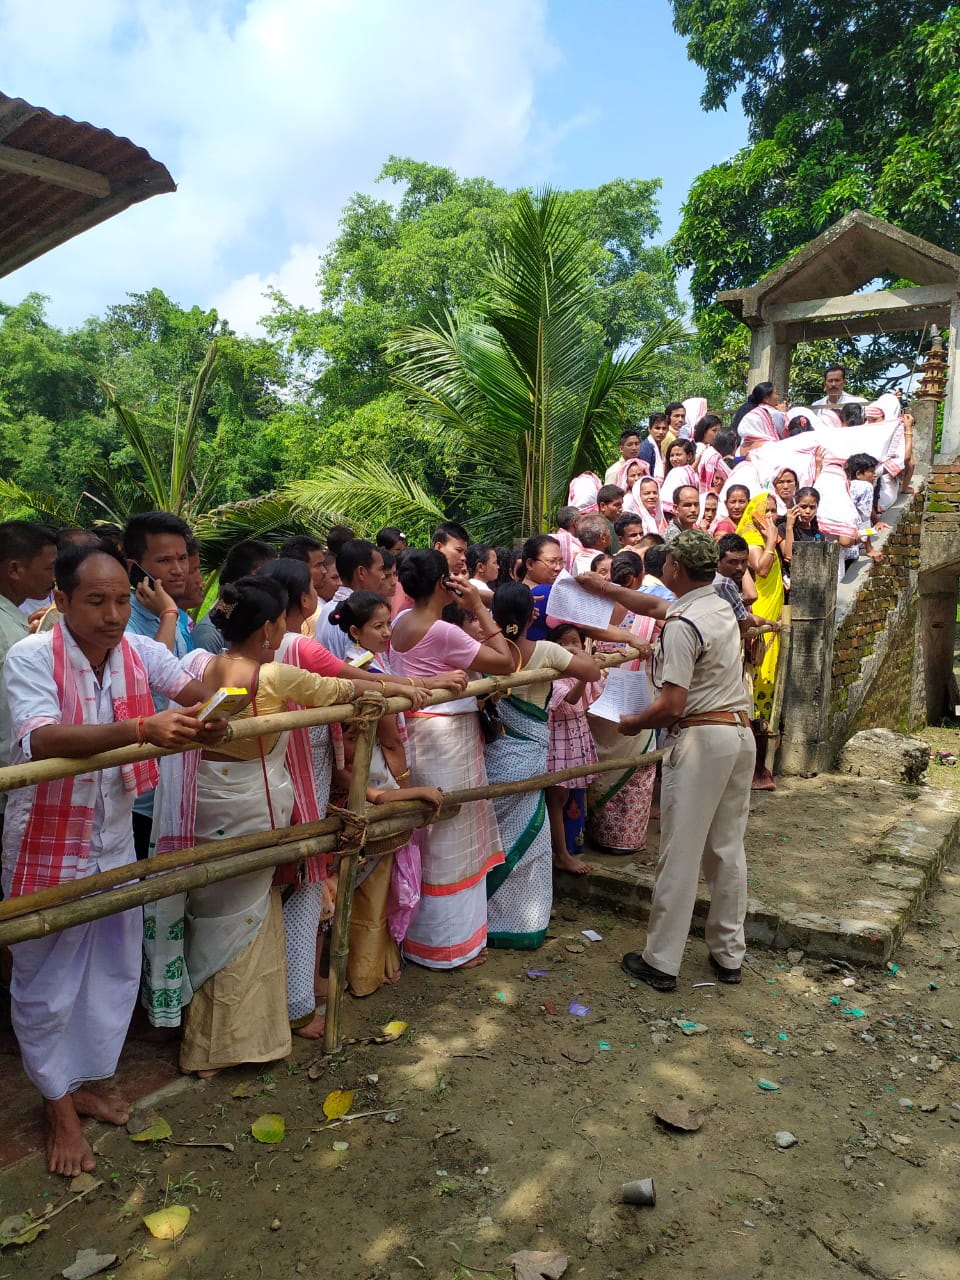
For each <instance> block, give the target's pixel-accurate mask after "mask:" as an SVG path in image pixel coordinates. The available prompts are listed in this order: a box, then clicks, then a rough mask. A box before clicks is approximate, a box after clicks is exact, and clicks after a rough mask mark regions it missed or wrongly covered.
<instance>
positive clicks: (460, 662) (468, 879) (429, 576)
mask: <svg viewBox="0 0 960 1280" xmlns="http://www.w3.org/2000/svg"><path fill="white" fill-rule="evenodd" d="M449 573H450V571H449V568H448V566H447V562H446V560H445V559H444V557H443V556H442V555H441V553H440V552H439V551H435V550H431V551H422V550H414V551H408V552H406V554H405V555H404V557H403V560H402V561H401V564H400V585H401V586H402V587H403V589H404V591H405V592H406V593H407V595H408V596H409V597H410V599H411V600H412V601H413V608H412V609H408V610H407V611H406V612H404V613H402V614H400V616H399V617H398V618H397V620H396V623H395V625H394V629H393V636H392V638H391V642H390V652H389V664H390V669H391V671H392V672H393V673H394V675H395V676H400V677H414V678H415V677H418V676H432V675H436V674H437V673H439V672H443V671H451V670H455V669H456V668H462V669H464V670H471V669H472V670H480V671H484V672H487V673H489V674H491V675H507V674H508V673H509V672H511V671H513V670H514V666H515V664H514V660H513V658H512V656H511V653H510V646H509V645H508V644H507V641H506V640H505V639H504V636H503V634H502V633H501V630H500V628H499V627H498V626H497V624H496V623H495V622H494V620H493V618H492V617H491V615H490V611H489V610H488V609H487V607H486V605H485V604H484V603H483V601H482V600H481V599H480V596H479V594H478V592H477V590H476V588H475V587H472V586H470V584H469V583H468V582H467V581H466V580H465V579H457V580H456V581H454V580H453V579H451V578H450V576H449ZM453 601H457V602H458V603H459V604H461V605H462V606H463V607H464V608H465V609H469V610H470V612H471V613H473V614H474V615H475V616H476V618H477V619H478V621H479V624H480V626H481V628H482V634H483V636H484V639H483V641H482V642H481V641H479V640H475V639H473V638H472V637H471V636H469V635H467V633H466V632H465V631H463V630H461V628H460V627H458V626H455V625H454V624H453V623H451V622H445V621H444V620H443V617H442V614H443V610H444V609H445V608H446V606H447V605H448V604H450V603H452V602H453ZM406 724H407V733H408V734H409V742H408V746H407V758H408V760H409V767H410V775H411V776H410V781H411V783H412V784H413V785H414V786H432V787H439V788H440V789H441V790H442V791H445V792H447V791H456V790H459V789H460V788H463V787H477V786H484V785H485V784H486V781H487V774H486V769H485V768H484V764H483V739H482V736H481V733H480V724H479V717H478V715H477V700H476V698H458V699H457V700H456V701H454V702H446V703H442V704H440V705H439V706H435V707H425V708H423V710H421V711H417V712H413V713H408V714H407V716H406ZM420 855H421V860H422V867H423V885H422V897H421V899H420V907H419V910H418V912H417V915H416V917H415V919H414V921H413V923H412V924H411V926H410V928H409V930H408V932H407V936H406V939H405V940H404V946H403V953H404V955H405V956H406V957H407V959H409V960H413V961H415V962H416V963H417V964H421V965H425V966H426V967H427V968H430V969H458V968H471V967H474V966H476V965H480V964H483V962H484V960H485V959H486V952H487V894H486V876H487V872H488V871H489V870H491V869H492V868H493V867H496V866H499V865H500V863H502V862H503V845H502V842H501V840H500V835H499V832H498V830H497V820H496V817H495V815H494V812H493V806H492V805H491V803H490V801H489V800H482V801H478V802H476V803H473V804H469V805H465V806H464V807H463V809H462V810H461V811H460V813H459V814H458V815H457V820H456V822H439V823H436V824H434V825H432V826H429V827H425V828H424V830H423V833H422V836H421V844H420Z"/></svg>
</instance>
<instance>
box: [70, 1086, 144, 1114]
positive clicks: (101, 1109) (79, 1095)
mask: <svg viewBox="0 0 960 1280" xmlns="http://www.w3.org/2000/svg"><path fill="white" fill-rule="evenodd" d="M70 1097H71V1098H72V1099H73V1105H74V1109H75V1110H76V1113H77V1115H78V1116H92V1117H93V1119H94V1120H102V1121H103V1123H104V1124H126V1123H127V1121H128V1120H129V1119H130V1108H129V1107H128V1106H127V1104H126V1103H125V1102H124V1100H123V1099H122V1098H121V1097H120V1096H119V1095H118V1094H116V1093H97V1092H96V1090H95V1089H91V1088H90V1086H89V1085H81V1086H80V1088H79V1089H76V1090H74V1092H73V1093H72V1094H71V1095H70Z"/></svg>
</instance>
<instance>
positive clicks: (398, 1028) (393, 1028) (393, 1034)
mask: <svg viewBox="0 0 960 1280" xmlns="http://www.w3.org/2000/svg"><path fill="white" fill-rule="evenodd" d="M406 1029H407V1024H406V1023H405V1022H399V1021H397V1022H388V1023H387V1025H386V1026H385V1027H381V1028H380V1030H381V1031H382V1032H383V1034H384V1035H385V1036H389V1037H390V1039H391V1040H399V1039H400V1037H401V1036H402V1035H403V1033H404V1032H405V1031H406Z"/></svg>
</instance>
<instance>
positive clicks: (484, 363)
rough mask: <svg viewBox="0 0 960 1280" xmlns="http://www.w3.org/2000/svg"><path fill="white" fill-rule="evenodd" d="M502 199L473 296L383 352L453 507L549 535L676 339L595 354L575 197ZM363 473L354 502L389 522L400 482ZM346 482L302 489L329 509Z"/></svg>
mask: <svg viewBox="0 0 960 1280" xmlns="http://www.w3.org/2000/svg"><path fill="white" fill-rule="evenodd" d="M512 203H513V207H512V210H511V215H510V218H509V220H508V221H507V223H506V224H505V225H504V228H503V248H502V249H501V250H496V251H494V253H493V254H492V256H491V259H490V262H489V264H488V266H487V270H486V273H485V276H484V278H483V281H482V292H481V296H480V299H479V301H478V302H477V303H476V304H475V305H474V306H472V307H462V308H459V309H458V310H457V311H454V312H447V313H446V315H445V318H444V319H443V320H442V321H441V322H440V323H438V324H434V325H430V326H428V325H420V326H416V327H410V328H407V329H403V330H401V331H400V332H399V333H398V334H397V335H396V336H395V337H394V338H393V339H392V340H391V341H390V342H389V343H388V346H387V354H388V357H389V358H390V359H391V361H392V362H393V367H394V380H395V381H396V383H397V385H398V386H399V387H400V388H401V389H402V390H403V391H404V393H405V394H406V395H407V396H408V397H409V398H410V401H411V403H412V404H413V405H415V406H416V407H418V408H419V409H420V410H421V411H422V412H423V413H424V414H425V415H426V416H427V417H428V418H430V419H432V420H433V421H435V422H436V424H437V431H438V433H439V434H440V435H442V437H443V439H444V441H445V444H446V446H447V447H448V448H450V449H451V450H452V451H453V454H454V455H455V457H456V458H457V460H458V466H457V471H456V473H455V476H454V478H453V481H452V486H451V488H452V495H453V498H454V503H455V509H456V510H457V513H458V514H463V515H464V516H465V517H466V518H468V519H469V522H470V525H471V527H472V529H474V530H476V532H477V534H483V535H495V536H497V537H501V538H509V537H513V536H517V535H519V536H526V535H528V534H529V533H531V532H536V531H539V530H542V529H544V528H547V527H548V525H549V521H550V520H551V518H552V515H553V511H554V509H555V508H556V507H557V506H558V505H559V504H560V503H561V502H562V501H563V500H564V498H565V495H566V488H567V484H568V483H569V480H570V477H571V475H572V474H575V473H576V472H577V471H580V470H583V469H585V468H591V469H597V468H600V467H602V466H605V465H606V463H607V461H608V460H609V458H610V457H611V456H613V454H614V453H615V441H616V435H617V432H618V430H619V428H620V427H621V426H622V424H623V423H624V422H626V421H629V420H630V418H631V415H632V414H633V412H634V411H635V409H636V406H637V403H638V401H639V399H640V397H641V396H642V395H644V394H645V393H647V392H648V391H649V385H650V377H651V372H652V369H653V367H654V365H655V364H656V360H657V357H658V355H659V353H660V351H661V349H662V348H663V347H664V346H665V345H666V344H667V343H669V342H672V341H676V340H677V339H678V338H679V337H680V336H681V334H682V328H681V325H680V323H679V321H676V320H672V321H667V322H665V323H664V324H663V325H661V326H659V328H657V329H656V330H655V331H654V332H653V333H651V334H650V336H649V337H648V338H647V340H646V342H645V343H644V344H643V345H642V346H640V347H638V348H636V349H635V350H634V351H632V352H631V353H630V354H626V355H615V354H614V353H613V352H611V351H610V350H609V349H605V347H604V343H603V338H602V334H601V332H600V331H599V329H598V328H597V326H596V325H595V324H594V323H593V317H594V314H595V308H594V303H595V295H596V291H597V290H598V289H599V288H600V285H599V284H598V282H597V279H596V275H595V272H594V261H593V256H592V246H591V244H590V242H589V240H588V239H587V237H586V236H585V235H584V234H583V232H582V231H581V230H580V229H579V227H578V226H577V222H576V217H575V212H576V210H575V205H574V202H573V201H572V200H571V198H570V197H569V196H563V195H560V194H558V193H555V192H551V191H545V192H544V193H542V194H541V195H539V196H537V197H535V198H534V197H531V196H530V195H529V193H527V192H524V191H521V192H518V193H517V195H515V196H514V198H513V202H512ZM367 479H368V483H367V485H365V484H364V476H363V475H362V474H361V473H360V470H359V469H355V470H354V472H353V473H352V474H351V476H350V481H351V487H352V493H351V504H353V503H359V504H360V505H361V506H362V505H363V504H364V503H365V502H366V501H367V497H368V494H369V495H370V496H371V497H372V496H375V497H376V501H377V509H378V510H379V511H381V513H382V515H381V518H383V519H386V518H395V516H394V511H395V508H391V507H390V505H389V503H390V497H391V494H393V495H395V496H396V497H397V498H398V499H399V498H401V497H402V494H401V492H400V489H401V486H400V484H399V481H398V479H397V478H396V477H390V476H386V475H382V474H381V475H380V477H379V488H377V486H376V484H375V481H376V480H377V477H375V476H373V475H369V476H368V478H367ZM343 481H344V473H343V469H342V468H340V469H336V468H330V469H327V470H326V471H324V472H321V474H320V475H319V476H318V477H317V478H316V479H315V480H313V481H311V482H307V483H306V485H304V486H302V491H304V492H306V491H307V490H309V492H311V493H312V496H313V499H314V501H315V502H316V503H317V504H318V505H320V506H325V507H327V508H329V507H330V506H332V505H333V504H334V503H335V502H336V499H337V496H338V488H339V486H340V485H342V484H343ZM412 496H413V495H408V497H412ZM411 514H412V512H411Z"/></svg>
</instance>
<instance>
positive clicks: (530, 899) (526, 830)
mask: <svg viewBox="0 0 960 1280" xmlns="http://www.w3.org/2000/svg"><path fill="white" fill-rule="evenodd" d="M571 658H572V654H571V653H570V651H569V650H567V649H564V648H562V647H561V646H560V645H558V644H553V643H552V642H551V641H549V640H538V641H537V643H536V644H535V646H534V650H533V653H532V655H531V656H530V659H529V661H528V662H527V663H526V664H525V665H524V670H525V671H534V670H536V669H537V668H538V667H556V668H557V670H559V671H566V669H567V667H568V666H569V665H570V661H571ZM551 688H552V684H551V681H550V680H544V681H543V683H542V684H528V685H525V686H524V687H523V688H522V689H517V691H516V692H515V693H513V694H510V695H509V696H508V697H505V698H502V699H501V700H500V702H499V704H498V708H499V711H500V719H501V720H502V721H503V725H504V729H505V733H504V734H503V735H502V736H501V737H499V738H498V739H497V740H496V742H489V743H487V746H486V748H485V749H484V753H483V755H484V762H485V764H486V767H487V778H488V779H489V780H490V782H494V783H496V782H519V781H525V780H526V779H527V778H532V777H535V776H536V775H537V774H538V773H546V770H547V748H548V746H549V744H550V724H549V717H548V714H547V702H548V701H549V699H550V690H551ZM493 808H494V811H495V813H496V815H497V826H498V827H499V828H500V836H501V838H502V840H503V845H504V853H505V855H506V860H505V862H504V863H503V864H502V865H501V866H499V867H494V868H493V870H492V871H491V872H490V873H489V875H488V876H487V928H488V940H489V943H490V946H491V947H511V948H515V949H517V950H532V949H534V948H536V947H539V946H541V945H542V944H543V940H544V938H545V937H546V935H547V926H548V925H549V923H550V909H551V907H552V906H553V854H552V849H551V840H550V823H549V821H548V820H547V806H546V796H545V793H544V792H543V791H526V792H522V793H521V794H520V795H510V796H500V797H498V798H497V799H495V800H494V802H493Z"/></svg>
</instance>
